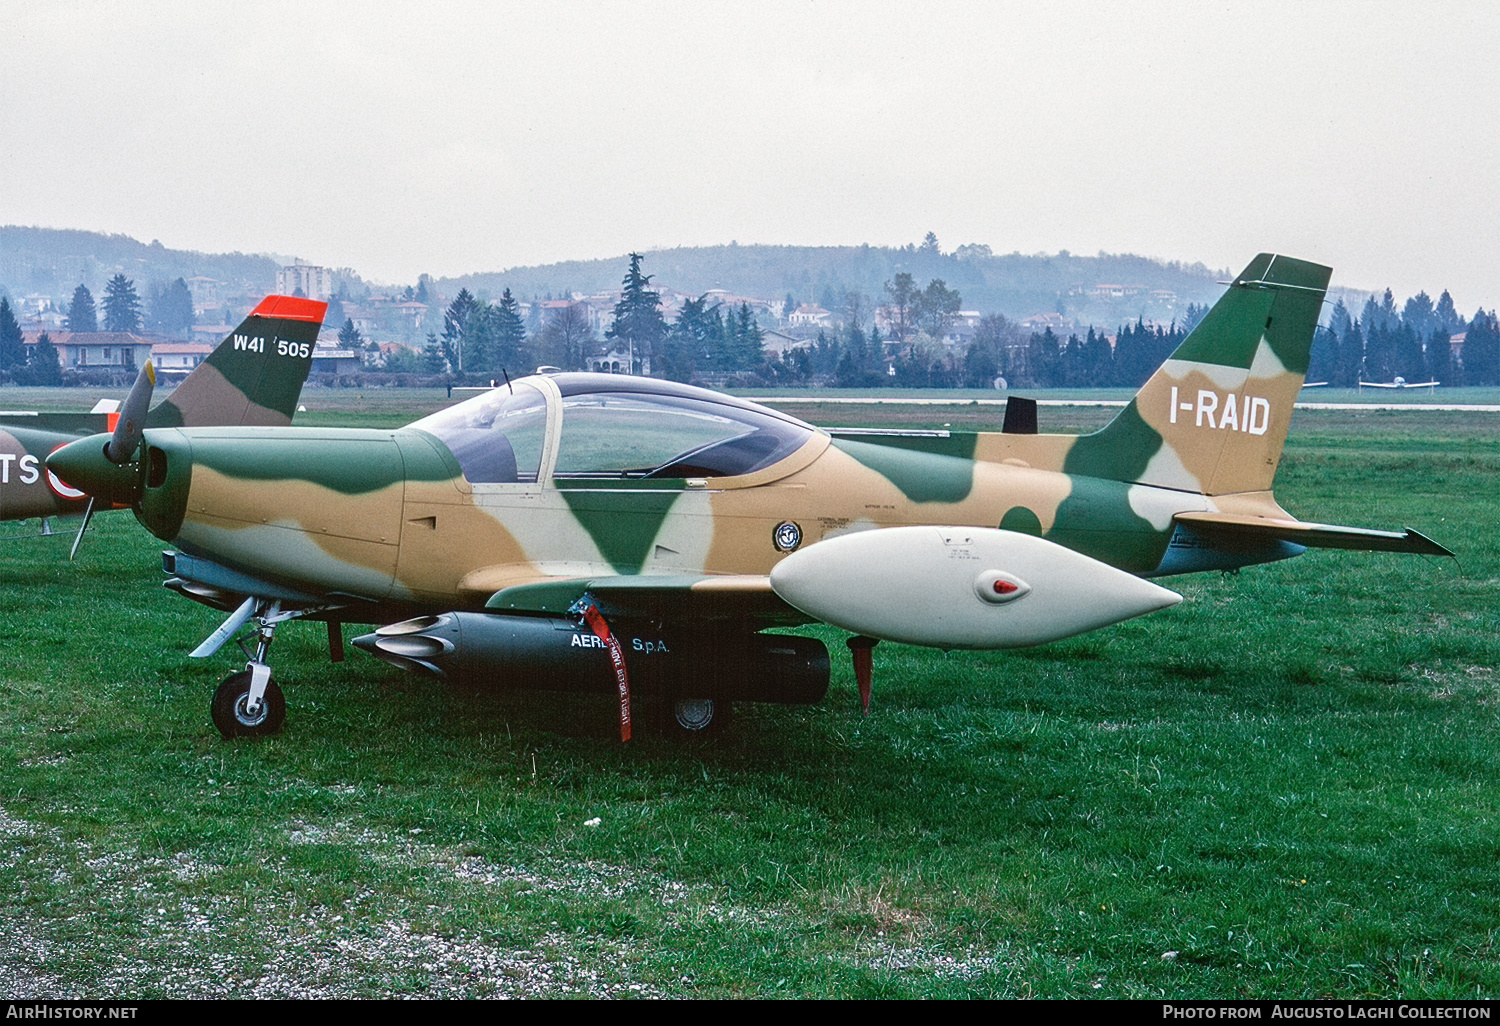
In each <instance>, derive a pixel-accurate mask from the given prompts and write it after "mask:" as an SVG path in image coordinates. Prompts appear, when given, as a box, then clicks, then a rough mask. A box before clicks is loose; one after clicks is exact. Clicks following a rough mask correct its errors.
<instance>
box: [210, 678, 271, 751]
mask: <svg viewBox="0 0 1500 1026" xmlns="http://www.w3.org/2000/svg"><path fill="white" fill-rule="evenodd" d="M210 711H211V713H212V715H213V719H214V726H215V727H218V728H219V733H220V734H223V735H224V737H225V739H226V740H228V739H233V738H237V737H264V736H266V735H267V734H274V733H276V732H277V731H278V730H280V729H281V724H282V722H283V721H284V720H285V719H286V697H285V696H284V695H282V693H281V688H280V686H278V685H277V683H276V682H275V681H274V680H270V681H266V694H265V697H264V698H262V699H261V702H260V707H259V708H257V709H254V710H251V709H250V671H249V670H241V671H240V672H239V673H234V674H230V675H229V676H228V677H226V678H224V683H222V684H220V685H219V690H218V691H216V692H214V700H213V705H212V706H211V710H210Z"/></svg>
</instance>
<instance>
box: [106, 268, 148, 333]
mask: <svg viewBox="0 0 1500 1026" xmlns="http://www.w3.org/2000/svg"><path fill="white" fill-rule="evenodd" d="M104 330H105V331H130V332H135V331H140V330H141V300H140V297H139V296H137V295H136V294H135V282H133V281H129V280H128V279H126V277H125V275H123V274H116V275H115V276H114V277H113V278H111V279H109V283H108V284H107V285H105V286H104Z"/></svg>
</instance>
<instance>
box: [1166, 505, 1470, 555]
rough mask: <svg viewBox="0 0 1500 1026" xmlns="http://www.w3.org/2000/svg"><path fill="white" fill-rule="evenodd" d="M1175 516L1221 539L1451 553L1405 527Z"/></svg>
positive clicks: (1234, 516)
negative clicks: (1389, 528)
mask: <svg viewBox="0 0 1500 1026" xmlns="http://www.w3.org/2000/svg"><path fill="white" fill-rule="evenodd" d="M1176 519H1177V520H1178V521H1180V522H1182V523H1184V524H1186V525H1188V526H1189V527H1190V528H1192V529H1193V530H1194V531H1197V532H1200V533H1202V534H1205V535H1209V536H1212V537H1217V538H1219V539H1223V540H1233V539H1234V538H1242V539H1246V540H1254V541H1266V540H1273V541H1285V542H1291V543H1292V544H1293V545H1305V546H1307V547H1308V548H1317V549H1354V550H1357V551H1361V552H1415V553H1418V554H1420V555H1424V556H1451V555H1453V553H1452V552H1450V551H1448V550H1447V549H1446V548H1444V547H1443V546H1441V545H1439V544H1438V543H1437V542H1435V541H1433V540H1432V539H1431V538H1429V537H1427V536H1426V535H1424V534H1422V533H1420V532H1418V531H1413V530H1412V529H1411V528H1409V527H1408V528H1405V529H1404V530H1401V531H1374V530H1370V529H1368V528H1364V527H1341V526H1339V525H1337V524H1310V523H1306V522H1304V521H1301V520H1292V519H1289V518H1287V519H1284V518H1280V517H1256V516H1246V515H1244V514H1239V513H1179V514H1177V517H1176Z"/></svg>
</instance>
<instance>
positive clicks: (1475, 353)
mask: <svg viewBox="0 0 1500 1026" xmlns="http://www.w3.org/2000/svg"><path fill="white" fill-rule="evenodd" d="M1463 356H1464V384H1465V385H1481V386H1484V385H1500V324H1497V323H1496V321H1495V315H1494V314H1487V313H1485V312H1484V310H1483V309H1481V310H1479V311H1478V312H1477V313H1475V314H1474V316H1473V317H1471V318H1470V319H1469V330H1468V333H1467V334H1466V336H1465V337H1464V350H1463Z"/></svg>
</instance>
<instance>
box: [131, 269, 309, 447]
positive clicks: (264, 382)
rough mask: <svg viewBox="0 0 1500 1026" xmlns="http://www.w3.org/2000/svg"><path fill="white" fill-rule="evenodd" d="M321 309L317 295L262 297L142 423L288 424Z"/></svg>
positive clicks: (170, 424) (167, 425) (207, 424)
mask: <svg viewBox="0 0 1500 1026" xmlns="http://www.w3.org/2000/svg"><path fill="white" fill-rule="evenodd" d="M327 310H328V304H327V303H322V302H318V301H317V300H312V299H302V298H300V297H295V296H267V297H266V298H265V299H263V300H262V301H261V303H260V305H259V306H257V307H256V308H255V309H254V310H252V311H251V312H250V315H249V316H248V317H246V318H245V320H244V322H243V323H242V324H241V325H240V326H239V327H238V328H235V329H234V331H232V332H230V334H229V337H228V338H226V339H224V341H223V342H220V343H219V346H218V348H217V349H215V350H214V351H213V352H212V353H210V354H209V356H208V358H207V359H205V360H204V361H203V362H202V363H201V364H199V365H198V366H197V367H195V368H193V372H192V373H191V374H189V375H188V376H187V378H186V380H184V381H183V383H182V384H180V385H178V386H177V390H176V391H175V392H173V393H172V394H171V395H170V396H169V397H167V398H166V399H165V400H163V401H162V402H161V403H160V404H159V405H158V406H157V407H156V408H155V409H153V410H152V411H151V412H150V414H148V415H147V418H146V426H147V427H222V426H231V425H262V426H271V427H276V426H285V425H287V424H290V423H291V422H292V414H293V413H295V412H296V410H297V399H298V398H299V397H300V396H301V395H302V386H303V384H304V383H306V381H307V373H308V371H309V370H311V369H312V357H313V346H314V345H315V344H316V343H317V341H318V330H319V329H320V328H322V326H323V315H324V313H326V312H327Z"/></svg>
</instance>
